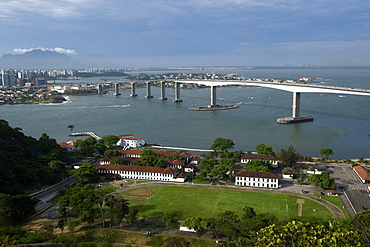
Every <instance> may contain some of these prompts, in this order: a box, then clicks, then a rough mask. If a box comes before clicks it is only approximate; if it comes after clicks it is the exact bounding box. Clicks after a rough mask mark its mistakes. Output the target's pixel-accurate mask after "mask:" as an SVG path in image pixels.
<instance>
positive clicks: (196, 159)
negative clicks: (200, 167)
mask: <svg viewBox="0 0 370 247" xmlns="http://www.w3.org/2000/svg"><path fill="white" fill-rule="evenodd" d="M191 160H192V161H199V160H200V157H199V156H194V157H193V158H191Z"/></svg>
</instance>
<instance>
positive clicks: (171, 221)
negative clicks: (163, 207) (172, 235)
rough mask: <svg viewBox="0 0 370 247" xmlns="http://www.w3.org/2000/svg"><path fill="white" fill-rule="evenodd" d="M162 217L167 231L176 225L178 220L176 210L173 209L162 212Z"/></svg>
mask: <svg viewBox="0 0 370 247" xmlns="http://www.w3.org/2000/svg"><path fill="white" fill-rule="evenodd" d="M162 219H163V220H164V222H166V227H167V229H168V231H169V230H170V228H172V227H177V226H178V224H179V222H178V221H177V220H176V212H175V211H168V212H163V215H162Z"/></svg>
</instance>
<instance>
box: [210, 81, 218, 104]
mask: <svg viewBox="0 0 370 247" xmlns="http://www.w3.org/2000/svg"><path fill="white" fill-rule="evenodd" d="M216 88H217V87H216V86H213V85H212V86H211V107H212V106H215V105H216Z"/></svg>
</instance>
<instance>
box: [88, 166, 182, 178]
mask: <svg viewBox="0 0 370 247" xmlns="http://www.w3.org/2000/svg"><path fill="white" fill-rule="evenodd" d="M94 168H95V169H97V170H98V174H101V175H108V176H111V175H116V177H117V178H122V179H138V180H157V181H167V182H180V183H183V182H185V180H186V174H185V173H180V174H179V173H178V171H177V170H176V169H173V168H161V167H150V166H129V165H101V164H95V165H94Z"/></svg>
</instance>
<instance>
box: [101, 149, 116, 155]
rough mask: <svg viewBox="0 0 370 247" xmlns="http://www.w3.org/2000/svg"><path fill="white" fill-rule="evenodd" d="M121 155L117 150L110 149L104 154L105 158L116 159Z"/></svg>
mask: <svg viewBox="0 0 370 247" xmlns="http://www.w3.org/2000/svg"><path fill="white" fill-rule="evenodd" d="M118 155H119V152H118V151H117V150H112V149H108V150H106V151H105V152H104V156H110V157H116V156H118Z"/></svg>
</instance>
